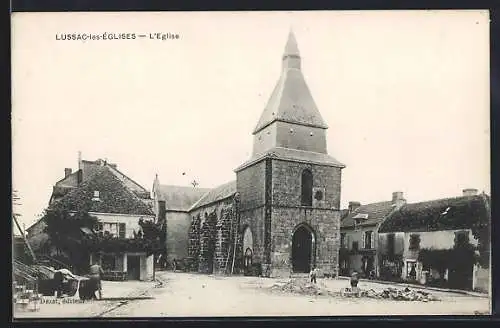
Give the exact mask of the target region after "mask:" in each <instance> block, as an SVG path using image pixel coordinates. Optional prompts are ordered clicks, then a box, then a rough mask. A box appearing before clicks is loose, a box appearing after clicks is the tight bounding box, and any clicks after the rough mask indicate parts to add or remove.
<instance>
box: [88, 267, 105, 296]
mask: <svg viewBox="0 0 500 328" xmlns="http://www.w3.org/2000/svg"><path fill="white" fill-rule="evenodd" d="M103 274H104V271H103V270H102V268H101V266H100V265H99V264H97V263H94V264H93V265H91V266H90V281H91V284H92V285H93V286H94V288H95V289H94V291H95V290H97V291H98V293H99V299H102V286H101V278H102V275H103ZM94 295H95V294H94Z"/></svg>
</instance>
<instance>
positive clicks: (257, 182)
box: [236, 161, 265, 211]
mask: <svg viewBox="0 0 500 328" xmlns="http://www.w3.org/2000/svg"><path fill="white" fill-rule="evenodd" d="M236 190H238V192H239V194H240V199H241V204H240V206H241V207H240V210H241V211H247V210H251V209H254V208H257V207H259V206H263V205H264V202H265V199H264V191H265V161H261V162H259V163H256V164H254V165H252V166H250V167H247V168H245V169H243V170H242V171H239V172H238V173H237V174H236Z"/></svg>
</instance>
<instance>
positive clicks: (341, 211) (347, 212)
mask: <svg viewBox="0 0 500 328" xmlns="http://www.w3.org/2000/svg"><path fill="white" fill-rule="evenodd" d="M348 215H349V210H347V209H345V210H340V219H341V220H343V219H345V218H346V217H347V216H348Z"/></svg>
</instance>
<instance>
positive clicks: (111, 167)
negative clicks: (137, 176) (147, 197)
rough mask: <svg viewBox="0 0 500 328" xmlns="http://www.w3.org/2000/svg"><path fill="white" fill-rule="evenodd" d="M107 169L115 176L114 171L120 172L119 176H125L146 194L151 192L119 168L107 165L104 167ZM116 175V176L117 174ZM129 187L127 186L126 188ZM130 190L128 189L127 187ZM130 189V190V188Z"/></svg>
mask: <svg viewBox="0 0 500 328" xmlns="http://www.w3.org/2000/svg"><path fill="white" fill-rule="evenodd" d="M104 166H105V167H107V168H109V169H110V170H111V172H112V173H113V174H115V172H114V171H116V172H118V173H119V174H121V175H123V176H124V177H125V178H127V179H129V180H130V181H132V182H133V183H134V184H136V185H137V186H138V187H140V188H141V189H142V190H143V191H144V192H149V190H147V189H146V188H144V187H143V186H142V185H141V184H140V183H138V182H137V181H135V180H134V179H132V178H131V177H129V176H128V175H126V174H125V173H123V172H122V171H120V170H119V169H118V168H116V167H113V166H111V165H107V164H105V165H104ZM115 175H116V174H115ZM125 187H127V186H125ZM127 188H128V187H127ZM129 189H130V188H129Z"/></svg>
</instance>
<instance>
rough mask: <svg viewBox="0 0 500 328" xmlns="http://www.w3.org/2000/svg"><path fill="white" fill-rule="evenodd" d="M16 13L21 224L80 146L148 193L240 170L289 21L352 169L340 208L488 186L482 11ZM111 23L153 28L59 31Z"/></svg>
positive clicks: (332, 150) (221, 178) (485, 22)
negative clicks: (395, 195)
mask: <svg viewBox="0 0 500 328" xmlns="http://www.w3.org/2000/svg"><path fill="white" fill-rule="evenodd" d="M12 17H13V18H12V143H13V145H12V149H13V163H12V167H13V170H12V172H13V188H14V189H15V190H18V193H19V196H20V197H21V201H20V203H21V205H19V206H16V207H15V211H16V212H18V213H20V214H21V215H22V216H21V222H22V223H24V224H25V226H26V227H29V226H30V224H32V223H33V222H34V221H35V220H36V219H37V215H38V214H39V213H41V212H42V211H43V209H44V208H46V206H47V205H48V201H49V198H50V195H51V192H52V186H53V185H54V184H55V182H56V181H58V180H60V179H61V178H63V176H64V168H66V167H69V168H72V169H73V170H75V169H77V167H78V166H77V165H78V163H77V158H78V152H79V151H81V153H82V158H83V159H86V160H95V159H98V158H105V159H107V160H108V161H109V162H113V163H116V164H117V165H118V168H119V169H120V170H121V171H122V172H124V173H125V174H127V175H128V176H130V177H131V178H132V179H134V180H135V181H137V182H139V183H140V184H142V185H143V186H144V187H146V188H147V189H149V190H150V189H151V188H152V184H153V180H154V177H155V174H158V177H159V179H160V182H161V183H162V184H177V185H186V186H187V185H190V182H191V181H193V180H196V181H198V182H199V187H215V186H217V185H220V184H223V183H225V182H228V181H231V180H234V179H235V178H236V175H235V173H234V169H235V168H236V167H237V166H239V165H240V164H242V163H243V162H244V161H246V160H247V159H249V158H250V155H251V152H252V144H253V138H252V131H253V129H254V127H255V125H256V124H257V121H258V119H259V117H260V114H261V113H262V111H263V110H264V107H265V105H266V102H267V100H268V99H269V96H270V94H271V92H272V90H273V87H274V85H275V84H276V82H277V80H278V78H279V75H280V71H281V57H282V55H283V50H284V47H285V43H286V40H287V36H288V33H289V30H290V29H293V32H294V33H295V36H296V40H297V43H298V46H299V50H300V53H301V56H302V71H303V74H304V76H305V79H306V82H307V83H308V86H309V88H310V90H311V93H312V96H313V98H314V99H315V102H316V104H317V107H318V108H319V110H320V112H321V114H322V116H323V118H324V120H325V121H326V122H327V124H328V126H329V129H328V130H327V142H328V151H329V154H330V155H331V156H333V157H334V158H336V159H337V160H339V161H341V162H342V163H344V164H345V165H346V168H345V169H344V170H343V173H342V193H341V201H342V207H346V206H347V204H348V202H349V201H359V202H361V203H363V204H366V203H370V202H378V201H386V200H390V199H391V195H392V192H394V191H402V192H403V193H404V196H405V198H406V199H407V201H408V202H417V201H423V200H430V199H435V198H441V197H454V196H459V195H461V193H462V189H464V188H469V187H472V188H477V189H479V191H480V192H481V191H485V192H487V193H489V192H490V191H489V190H490V165H489V163H490V140H489V136H490V131H489V34H488V33H489V16H488V12H487V11H362V12H354V11H343V12H328V11H317V12H289V13H288V12H225V13H223V12H198V13H182V12H177V13H146V12H141V13H14V14H13V15H12ZM105 32H106V33H108V34H109V33H136V34H146V35H147V37H146V38H141V39H139V38H137V39H135V40H109V39H108V40H91V41H85V42H83V41H80V40H64V41H63V40H56V36H57V35H59V38H60V35H61V34H66V33H95V34H101V35H102V34H103V33H105ZM150 33H165V34H166V33H170V34H179V39H175V40H152V39H150V38H149V34H150ZM183 173H184V174H183Z"/></svg>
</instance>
